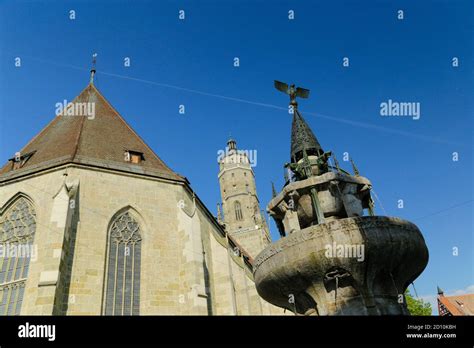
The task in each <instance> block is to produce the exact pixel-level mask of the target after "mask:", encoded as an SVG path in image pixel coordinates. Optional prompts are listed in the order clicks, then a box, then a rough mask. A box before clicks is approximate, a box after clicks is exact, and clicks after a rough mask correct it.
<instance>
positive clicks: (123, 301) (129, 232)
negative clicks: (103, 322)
mask: <svg viewBox="0 0 474 348" xmlns="http://www.w3.org/2000/svg"><path fill="white" fill-rule="evenodd" d="M141 240H142V238H141V234H140V225H139V224H138V222H137V221H136V220H135V218H134V217H133V216H132V215H131V214H130V213H129V212H125V213H123V214H121V215H119V216H117V217H116V218H115V219H114V221H113V222H112V224H111V225H110V230H109V241H108V242H109V243H108V256H107V274H106V279H107V281H106V288H105V315H138V314H139V312H140V258H141Z"/></svg>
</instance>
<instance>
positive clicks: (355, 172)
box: [351, 157, 359, 176]
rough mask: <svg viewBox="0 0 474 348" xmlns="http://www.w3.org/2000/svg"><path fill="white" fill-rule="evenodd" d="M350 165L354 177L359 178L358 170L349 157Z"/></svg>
mask: <svg viewBox="0 0 474 348" xmlns="http://www.w3.org/2000/svg"><path fill="white" fill-rule="evenodd" d="M351 164H352V170H353V171H354V175H355V176H359V169H357V167H356V165H355V163H354V161H353V160H352V157H351Z"/></svg>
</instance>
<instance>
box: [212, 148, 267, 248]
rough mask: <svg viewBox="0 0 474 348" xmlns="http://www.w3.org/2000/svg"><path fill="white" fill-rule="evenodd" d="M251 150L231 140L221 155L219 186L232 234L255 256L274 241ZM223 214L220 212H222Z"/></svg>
mask: <svg viewBox="0 0 474 348" xmlns="http://www.w3.org/2000/svg"><path fill="white" fill-rule="evenodd" d="M249 157H250V159H251V154H250V153H249V151H242V150H237V144H236V142H235V140H233V139H230V140H229V141H228V142H227V147H226V151H225V153H223V154H222V155H221V156H220V157H219V159H218V160H219V175H218V177H219V185H220V189H221V197H222V208H223V209H222V210H223V212H224V217H223V221H222V217H219V219H220V220H221V222H223V223H224V224H225V228H226V231H227V232H228V233H229V235H231V236H233V237H234V239H235V240H236V241H237V242H238V243H239V244H240V245H241V246H242V248H244V249H245V251H246V252H247V253H249V254H250V256H252V257H256V256H257V255H258V253H259V252H260V251H262V250H263V249H264V248H265V247H266V246H267V245H268V244H269V243H270V234H269V231H268V226H267V223H266V221H265V218H264V215H263V214H262V212H261V210H260V204H259V201H258V197H257V188H256V185H255V174H254V172H253V170H252V165H251V164H252V163H251V160H250V159H249ZM218 208H219V211H220V207H218ZM219 215H220V214H219Z"/></svg>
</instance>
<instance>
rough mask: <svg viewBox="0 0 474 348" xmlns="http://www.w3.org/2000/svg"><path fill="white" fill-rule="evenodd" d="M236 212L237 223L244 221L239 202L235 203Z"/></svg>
mask: <svg viewBox="0 0 474 348" xmlns="http://www.w3.org/2000/svg"><path fill="white" fill-rule="evenodd" d="M234 210H235V219H236V220H237V221H241V220H242V219H243V215H242V207H241V205H240V202H239V201H236V202H234Z"/></svg>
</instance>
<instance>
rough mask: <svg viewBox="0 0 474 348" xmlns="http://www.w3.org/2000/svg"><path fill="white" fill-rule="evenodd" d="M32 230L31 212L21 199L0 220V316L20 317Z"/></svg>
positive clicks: (33, 228) (30, 207)
mask: <svg viewBox="0 0 474 348" xmlns="http://www.w3.org/2000/svg"><path fill="white" fill-rule="evenodd" d="M35 231H36V214H35V210H34V208H33V206H32V205H31V203H30V202H29V201H28V200H26V199H25V198H24V197H20V198H18V199H17V200H16V202H14V203H13V205H12V206H11V207H10V208H9V209H8V210H7V212H6V213H5V215H4V217H3V218H0V315H19V314H20V310H21V304H22V302H23V294H24V292H25V283H26V279H27V277H28V268H29V265H30V258H31V256H34V255H33V239H34V236H35Z"/></svg>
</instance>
